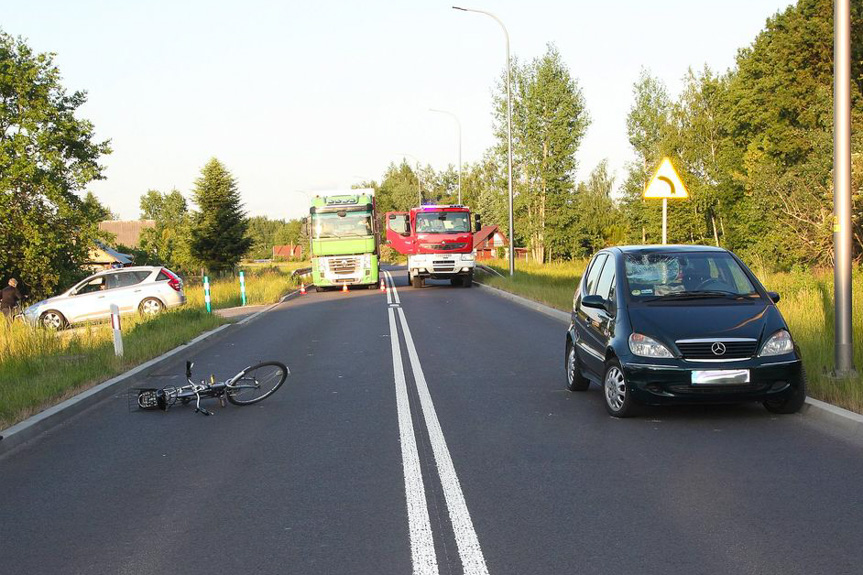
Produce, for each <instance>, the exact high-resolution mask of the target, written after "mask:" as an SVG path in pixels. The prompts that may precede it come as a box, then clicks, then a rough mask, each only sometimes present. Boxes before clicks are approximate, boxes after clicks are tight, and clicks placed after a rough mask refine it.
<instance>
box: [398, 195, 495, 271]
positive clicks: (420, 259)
mask: <svg viewBox="0 0 863 575" xmlns="http://www.w3.org/2000/svg"><path fill="white" fill-rule="evenodd" d="M386 217H387V240H389V242H390V244H391V245H392V246H393V248H394V249H395V250H396V251H397V252H399V253H401V254H405V255H407V256H408V272H409V273H410V282H411V285H412V286H413V287H415V288H419V287H422V286H423V283H424V282H425V280H426V279H427V278H433V279H448V280H449V281H450V283H451V284H452V285H454V286H463V287H470V286H471V284H472V283H473V267H474V253H473V230H472V229H471V217H470V208H468V207H466V206H420V207H418V208H412V209H411V211H410V212H387V216H386ZM473 223H474V225H475V226H476V228H475V229H476V231H479V229H480V221H479V214H475V215H474V222H473Z"/></svg>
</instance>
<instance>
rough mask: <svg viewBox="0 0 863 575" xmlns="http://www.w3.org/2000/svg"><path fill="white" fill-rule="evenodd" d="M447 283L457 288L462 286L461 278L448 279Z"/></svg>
mask: <svg viewBox="0 0 863 575" xmlns="http://www.w3.org/2000/svg"><path fill="white" fill-rule="evenodd" d="M449 283H450V285H452V286H455V287H459V286H461V285H462V281H461V278H459V277H456V278H450V280H449Z"/></svg>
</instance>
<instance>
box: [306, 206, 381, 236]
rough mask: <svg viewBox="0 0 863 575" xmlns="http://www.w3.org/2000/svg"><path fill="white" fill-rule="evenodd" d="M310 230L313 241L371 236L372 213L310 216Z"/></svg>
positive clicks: (318, 214) (334, 213)
mask: <svg viewBox="0 0 863 575" xmlns="http://www.w3.org/2000/svg"><path fill="white" fill-rule="evenodd" d="M312 229H313V232H314V234H315V239H320V238H347V237H362V236H370V235H372V213H371V212H370V211H361V212H346V211H340V212H323V213H316V214H314V215H313V216H312Z"/></svg>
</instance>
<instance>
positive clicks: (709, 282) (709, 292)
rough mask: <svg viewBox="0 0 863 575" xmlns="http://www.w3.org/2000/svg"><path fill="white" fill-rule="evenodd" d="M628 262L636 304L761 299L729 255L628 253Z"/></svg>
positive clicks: (628, 274) (626, 264) (630, 285)
mask: <svg viewBox="0 0 863 575" xmlns="http://www.w3.org/2000/svg"><path fill="white" fill-rule="evenodd" d="M624 263H625V268H626V281H627V283H628V294H627V295H628V297H629V298H630V299H632V300H633V301H660V300H661V301H673V300H685V299H700V298H705V299H713V298H729V299H749V298H757V297H759V295H758V292H757V291H756V289H755V286H754V285H752V282H751V281H750V280H749V277H748V276H747V275H746V273H745V272H744V271H743V268H742V267H741V266H740V264H738V263H737V260H735V259H734V258H733V257H731V255H730V254H728V253H726V252H703V253H691V252H690V253H654V254H626V257H625V259H624Z"/></svg>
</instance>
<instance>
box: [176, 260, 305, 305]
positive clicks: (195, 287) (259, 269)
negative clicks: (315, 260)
mask: <svg viewBox="0 0 863 575" xmlns="http://www.w3.org/2000/svg"><path fill="white" fill-rule="evenodd" d="M308 265H309V263H308V262H285V263H281V264H268V265H265V266H262V265H250V266H248V267H247V266H245V265H244V266H242V267H240V270H243V271H244V272H245V280H246V305H257V304H269V303H274V302H276V301H278V300H279V298H280V297H282V296H283V295H285V294H286V293H288V292H289V291H291V290H293V289H294V288H296V287H299V285H300V279H299V278H295V277H292V276H291V272H292V271H293V270H295V269H298V268H303V267H308ZM183 291H185V293H186V300H187V305H189V306H191V307H194V308H203V307H204V285H203V283H202V282H201V279H200V278H198V277H196V278H189V281H188V282H187V283H185V284H184V287H183ZM210 303H211V306H212V308H213V309H221V308H226V307H237V306H240V305H242V304H243V300H242V296H241V294H240V276H239V275H238V274H237V275H233V274H232V275H228V276H224V277H221V278H211V279H210Z"/></svg>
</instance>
